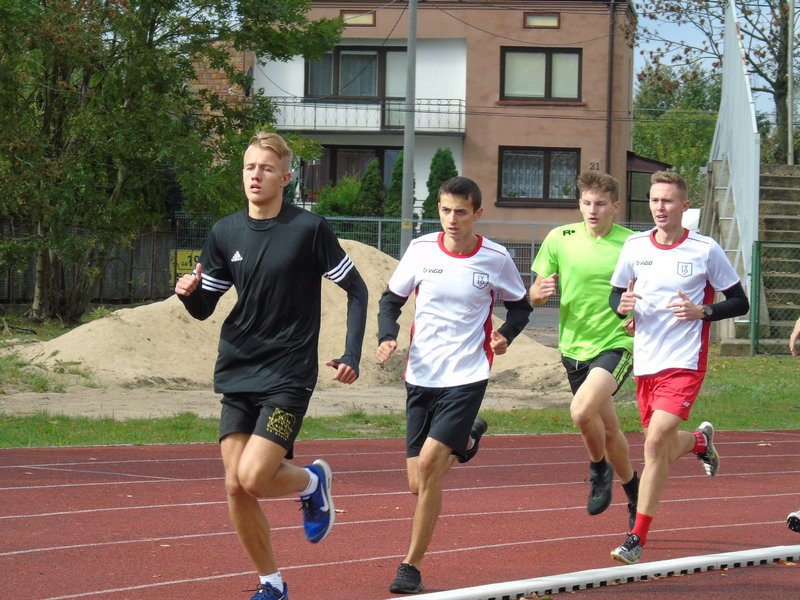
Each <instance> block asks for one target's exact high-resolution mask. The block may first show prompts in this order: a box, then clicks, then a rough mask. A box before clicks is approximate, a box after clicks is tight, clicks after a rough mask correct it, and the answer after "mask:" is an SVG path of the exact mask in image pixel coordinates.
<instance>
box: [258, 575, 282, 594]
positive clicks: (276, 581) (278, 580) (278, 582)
mask: <svg viewBox="0 0 800 600" xmlns="http://www.w3.org/2000/svg"><path fill="white" fill-rule="evenodd" d="M258 578H259V579H260V580H261V583H268V584H270V585H271V586H272V587H274V588H275V589H276V590H278V591H279V592H282V591H283V577H281V573H280V571H278V572H277V573H273V574H272V575H259V576H258Z"/></svg>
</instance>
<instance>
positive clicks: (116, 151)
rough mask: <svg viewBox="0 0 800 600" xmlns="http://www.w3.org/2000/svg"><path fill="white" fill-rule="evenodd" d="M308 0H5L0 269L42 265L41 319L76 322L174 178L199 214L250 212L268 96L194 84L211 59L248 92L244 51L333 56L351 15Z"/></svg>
mask: <svg viewBox="0 0 800 600" xmlns="http://www.w3.org/2000/svg"><path fill="white" fill-rule="evenodd" d="M307 9H308V4H307V2H305V0H286V1H285V2H280V3H275V2H273V3H264V2H263V0H130V1H127V2H85V1H83V0H3V2H0V214H2V215H3V216H4V217H5V218H7V219H8V220H9V221H10V231H12V232H13V233H12V234H11V235H10V236H6V237H5V238H4V239H3V240H0V264H4V265H12V266H13V267H15V268H22V267H23V265H28V264H30V262H31V261H34V262H35V265H36V269H35V292H34V298H33V302H32V304H31V307H30V310H29V316H31V317H32V318H45V317H52V316H60V317H61V318H62V319H64V320H66V321H75V320H77V319H78V318H79V317H80V315H81V314H82V313H83V312H84V311H85V309H86V307H87V305H88V302H89V300H90V299H91V297H92V295H93V293H94V289H95V287H96V284H97V281H98V278H99V277H100V275H101V274H102V272H103V269H104V265H105V261H106V257H107V256H108V253H109V250H110V249H111V248H113V247H115V246H119V245H121V244H125V243H127V242H129V241H130V240H132V239H133V238H134V237H135V236H136V235H137V234H139V233H140V232H143V231H147V230H149V229H150V228H151V227H153V226H156V225H158V224H160V223H162V222H164V220H165V218H166V212H167V210H166V208H167V207H166V205H165V200H164V198H165V197H166V196H167V194H166V186H167V185H168V183H169V182H175V183H177V185H178V187H179V189H180V195H181V197H182V199H183V202H184V205H185V207H186V208H188V209H198V208H201V209H206V210H212V211H215V212H217V213H224V212H229V211H230V210H231V209H232V208H238V207H239V206H241V204H242V198H241V194H237V193H235V191H236V190H239V189H240V187H241V156H242V151H243V147H244V145H245V144H246V142H247V140H248V139H249V137H250V135H252V133H253V132H254V131H255V130H256V129H257V128H260V127H264V126H268V125H269V124H270V123H272V122H274V117H273V109H272V106H271V105H270V103H269V101H268V100H267V99H265V98H263V97H261V96H260V95H259V94H254V95H253V96H252V97H251V98H250V99H248V100H245V99H244V94H243V93H241V94H240V98H241V99H240V100H239V101H230V100H229V99H228V98H227V97H222V96H220V95H219V94H218V93H216V92H215V91H213V90H208V89H205V90H197V89H196V88H193V84H194V82H195V80H196V70H197V68H198V67H199V66H200V65H204V66H208V67H211V68H215V69H220V70H222V71H224V72H225V73H226V74H227V76H228V79H229V81H230V84H231V87H232V88H233V89H238V90H240V91H241V90H242V88H243V87H245V88H246V87H249V86H250V85H251V83H252V81H250V80H248V78H247V76H246V75H245V73H243V72H242V71H241V64H238V65H237V64H234V62H235V61H231V52H240V51H244V50H252V51H254V52H255V53H256V55H257V56H260V57H262V58H267V59H279V60H289V59H290V58H292V57H293V56H295V55H306V56H310V57H316V56H319V55H321V54H322V53H324V52H326V51H328V50H329V49H330V48H331V47H332V46H333V44H334V43H335V41H336V40H337V39H338V37H339V35H340V32H341V26H342V24H341V21H339V20H338V19H337V20H321V21H316V22H312V21H309V20H308V19H307V17H306V12H307Z"/></svg>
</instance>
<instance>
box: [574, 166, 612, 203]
mask: <svg viewBox="0 0 800 600" xmlns="http://www.w3.org/2000/svg"><path fill="white" fill-rule="evenodd" d="M578 189H579V190H580V191H581V192H608V193H610V194H611V199H612V200H613V201H614V202H619V181H617V178H616V177H614V176H613V175H609V174H608V173H598V172H597V171H584V172H583V173H581V174H580V177H578Z"/></svg>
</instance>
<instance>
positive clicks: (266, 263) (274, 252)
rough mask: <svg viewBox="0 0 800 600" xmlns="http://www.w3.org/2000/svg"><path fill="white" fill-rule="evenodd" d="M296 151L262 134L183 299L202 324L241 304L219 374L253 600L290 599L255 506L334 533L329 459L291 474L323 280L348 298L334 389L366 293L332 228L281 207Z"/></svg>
mask: <svg viewBox="0 0 800 600" xmlns="http://www.w3.org/2000/svg"><path fill="white" fill-rule="evenodd" d="M290 161H291V150H290V149H289V147H288V146H287V145H286V142H285V141H284V140H283V138H281V137H280V136H279V135H277V134H274V133H266V132H260V133H259V134H257V135H256V136H255V137H254V138H253V139H252V140H251V142H250V146H249V147H248V149H247V151H246V153H245V155H244V170H243V179H244V190H245V195H246V196H247V200H248V206H247V210H243V211H241V212H238V213H235V214H233V215H229V216H227V217H225V218H223V219H221V220H220V221H219V222H217V223H216V224H215V225H214V227H213V228H212V230H211V234H210V236H209V238H208V241H207V242H206V246H205V249H204V250H203V253H202V256H201V258H200V262H199V263H198V264H197V265H196V267H195V271H194V273H193V274H191V275H184V276H183V277H181V279H180V280H179V281H178V283H177V285H176V286H175V293H176V294H178V297H179V298H180V299H181V301H182V302H183V303H184V305H185V306H186V309H187V310H188V311H189V313H190V314H191V315H192V316H193V317H195V318H196V319H201V320H202V319H205V318H207V317H208V316H209V315H211V314H212V313H213V312H214V309H215V307H216V305H217V302H218V301H219V298H220V297H221V296H222V294H224V293H225V292H226V291H228V290H229V289H230V288H231V287H234V288H236V292H237V294H238V298H237V301H236V304H235V306H234V307H233V309H232V310H231V313H230V315H229V316H228V317H227V318H226V319H225V323H224V324H223V326H222V331H221V333H220V339H219V355H218V358H217V363H216V367H215V370H214V390H215V391H216V392H219V393H221V394H223V397H222V413H221V417H220V448H221V452H222V459H223V463H224V465H225V485H226V489H227V495H228V510H229V513H230V517H231V520H232V521H233V525H234V527H235V528H236V532H237V533H238V535H239V539H240V540H241V542H242V544H243V546H244V547H245V550H246V551H247V553H248V555H249V556H250V559H251V560H252V562H253V564H254V566H255V568H256V571H257V572H258V574H259V577H260V585H259V587H258V589H257V590H256V594H255V595H254V596H253V597H252V599H251V600H288V597H289V596H288V591H287V586H286V584H285V583H284V582H283V580H282V578H281V575H280V572H279V571H278V567H277V562H276V560H275V556H274V554H273V551H272V547H271V543H270V539H269V524H268V523H267V520H266V517H265V515H264V513H263V511H262V510H261V508H260V506H259V504H258V499H259V498H274V497H278V496H285V495H288V494H291V493H299V494H300V497H301V501H302V506H303V517H304V527H305V532H306V536H307V537H308V539H309V541H311V542H313V543H316V542H319V541H321V540H322V539H323V538H324V537H325V536H326V535H327V534H328V532H329V531H330V529H331V527H333V522H334V517H335V512H334V508H333V499H332V497H331V490H330V487H331V479H332V475H331V470H330V467H329V466H328V464H327V463H326V462H325V461H324V460H316V461H314V463H313V464H311V465H308V466H307V467H305V468H299V467H295V466H293V465H291V464H290V463H288V462H287V461H286V460H285V459H288V458H292V448H293V444H294V440H295V438H296V437H297V434H298V432H299V431H300V426H301V424H302V421H303V417H304V416H305V413H306V410H307V408H308V402H309V400H310V398H311V393H312V392H313V389H314V385H315V383H316V381H317V375H318V367H317V364H318V359H317V346H318V343H319V332H320V308H321V287H322V277H327V278H328V279H330V280H331V281H333V282H334V283H336V284H337V285H338V286H339V287H341V288H342V289H344V290H345V291H346V292H347V300H348V302H347V339H346V342H345V353H344V355H343V356H342V357H341V358H339V359H337V360H330V361H328V362H327V363H326V365H328V366H331V367H333V368H334V369H336V374H335V375H334V379H335V380H337V381H340V382H342V383H346V384H350V383H353V382H354V381H355V380H356V379H357V378H358V365H359V361H360V359H361V345H362V342H363V338H364V327H365V323H366V313H367V287H366V285H365V284H364V281H363V279H362V278H361V275H359V273H358V271H357V270H356V268H355V266H354V265H353V263H352V261H351V260H350V258H349V257H348V256H347V254H345V252H344V250H342V248H341V246H340V245H339V242H338V240H337V239H336V235H335V234H334V233H333V231H332V230H331V228H330V226H329V225H328V223H327V222H326V221H325V220H324V219H322V218H321V217H318V216H316V215H313V214H311V213H309V212H307V211H305V210H302V209H299V208H297V207H295V206H292V205H290V204H285V203H283V199H282V198H283V188H284V186H286V185H287V184H288V183H289V181H290V180H291V173H290V172H289V163H290Z"/></svg>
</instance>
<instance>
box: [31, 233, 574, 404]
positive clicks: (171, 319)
mask: <svg viewBox="0 0 800 600" xmlns="http://www.w3.org/2000/svg"><path fill="white" fill-rule="evenodd" d="M342 246H343V247H344V249H345V251H346V252H347V253H348V254H349V255H350V257H351V258H352V259H353V262H354V263H355V264H356V266H357V267H358V270H359V272H360V273H361V275H362V276H363V277H364V280H365V281H366V283H367V286H368V287H369V293H370V300H369V317H368V320H367V330H366V335H365V338H364V350H363V355H362V362H361V376H360V378H359V380H358V381H357V382H356V384H355V385H356V386H357V387H359V388H366V387H381V386H387V385H395V384H398V383H399V382H400V381H401V379H402V370H403V366H404V363H405V353H406V350H407V348H408V331H409V327H410V325H411V321H412V317H413V302H412V301H409V303H408V304H407V305H406V307H405V308H404V310H403V314H402V316H401V319H400V326H401V330H400V339H399V340H398V342H399V348H398V352H397V353H396V355H395V356H394V357H393V358H392V360H391V361H389V362H388V363H387V364H386V365H379V364H377V363H376V361H375V349H376V347H377V318H376V315H377V314H378V300H379V298H380V296H381V293H382V292H383V291H384V290H385V288H386V283H387V281H388V280H389V277H390V276H391V274H392V272H393V271H394V269H395V266H396V265H397V261H396V260H395V259H393V258H391V257H390V256H388V255H386V254H384V253H382V252H380V251H378V250H376V249H374V248H372V247H370V246H366V245H364V244H361V243H359V242H354V241H347V240H342ZM235 300H236V295H235V292H234V291H233V290H231V291H230V292H228V293H227V294H225V296H223V297H222V299H221V300H220V303H219V305H218V306H217V310H216V311H215V313H214V314H213V315H212V316H211V317H209V318H208V319H207V320H206V321H197V320H195V319H193V318H192V317H191V316H190V315H189V314H188V313H187V312H186V310H185V309H184V307H183V305H182V304H181V302H180V301H179V300H178V299H177V297H176V296H173V297H171V298H168V299H167V300H164V301H161V302H154V303H152V304H148V305H145V306H140V307H137V308H125V309H121V310H117V311H115V312H113V313H112V314H110V315H109V316H107V317H104V318H102V319H98V320H96V321H92V322H91V323H87V324H85V325H82V326H81V327H78V328H76V329H74V330H72V331H70V332H68V333H66V334H64V335H62V336H60V337H58V338H56V339H53V340H50V341H48V342H41V343H36V344H31V345H29V346H25V347H18V348H17V349H16V351H17V352H18V353H19V354H20V355H22V357H23V358H25V359H27V360H31V361H34V362H38V363H42V364H43V365H45V366H47V367H49V368H53V367H57V366H58V363H59V361H63V362H77V363H80V364H81V365H82V366H83V367H84V368H87V369H89V370H90V371H92V372H93V373H94V375H95V377H96V379H97V382H98V383H100V384H101V385H115V386H123V387H145V386H158V387H162V388H174V389H178V388H179V389H187V388H209V387H211V385H212V379H213V370H214V361H215V359H216V355H217V342H218V339H219V330H220V327H221V326H222V322H223V321H224V319H225V317H226V316H227V314H228V312H229V311H230V309H231V307H232V306H233V303H234V302H235ZM346 305H347V296H346V294H345V293H344V292H343V291H342V290H341V289H339V288H338V287H337V286H336V285H335V284H333V283H331V282H329V281H327V280H326V281H324V283H323V289H322V334H321V336H320V343H319V357H320V363H321V366H320V376H319V380H318V388H319V389H323V390H324V389H327V388H330V387H332V386H334V385H335V386H339V384H337V383H335V382H333V380H332V376H333V370H332V369H330V368H329V367H325V366H324V362H325V361H326V360H329V359H331V358H337V357H339V356H341V354H342V352H343V350H344V339H345V331H346V328H345V321H346V319H345V315H346ZM559 360H560V359H559V355H558V352H557V351H556V350H554V349H552V348H548V347H546V346H543V345H541V344H539V343H538V342H536V341H534V340H532V339H530V338H528V337H527V336H525V335H521V336H519V338H517V340H515V342H514V344H512V345H511V347H510V348H509V351H508V353H507V354H505V355H503V356H498V357H497V358H496V359H495V363H494V378H495V379H496V380H497V381H496V382H493V383H494V384H495V385H496V384H499V383H500V382H503V383H504V387H513V388H516V389H519V390H531V391H533V390H540V391H541V388H542V386H543V385H544V386H546V387H551V386H552V389H553V391H556V388H561V387H563V376H562V373H561V366H560V362H559ZM561 391H563V390H561Z"/></svg>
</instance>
